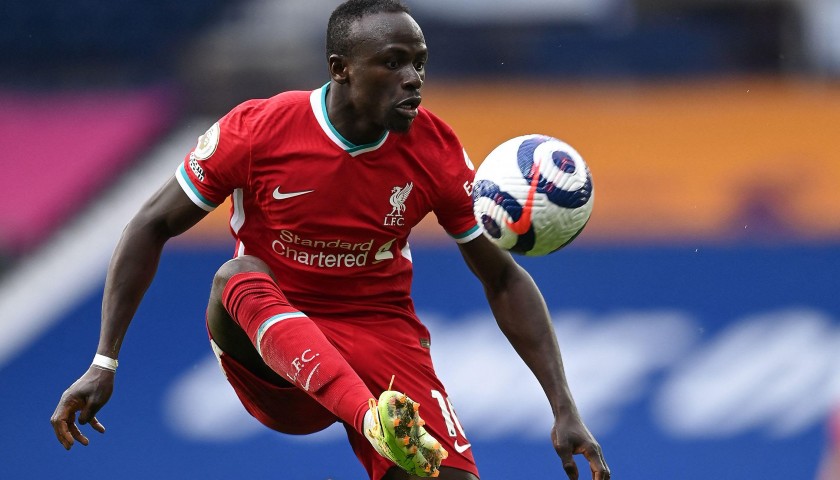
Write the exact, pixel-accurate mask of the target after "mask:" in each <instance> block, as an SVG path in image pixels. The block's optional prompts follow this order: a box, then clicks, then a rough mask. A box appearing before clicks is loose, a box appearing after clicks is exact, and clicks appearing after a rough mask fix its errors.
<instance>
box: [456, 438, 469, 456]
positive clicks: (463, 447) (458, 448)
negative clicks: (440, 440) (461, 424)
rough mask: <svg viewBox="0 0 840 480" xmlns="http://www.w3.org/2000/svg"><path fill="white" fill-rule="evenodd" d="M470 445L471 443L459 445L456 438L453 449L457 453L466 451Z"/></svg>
mask: <svg viewBox="0 0 840 480" xmlns="http://www.w3.org/2000/svg"><path fill="white" fill-rule="evenodd" d="M471 446H472V444H471V443H465V444H464V445H461V444H459V443H458V440H455V451H456V452H458V453H464V452H466V451H467V449H468V448H470V447H471Z"/></svg>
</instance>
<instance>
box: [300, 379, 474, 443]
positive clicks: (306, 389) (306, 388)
mask: <svg viewBox="0 0 840 480" xmlns="http://www.w3.org/2000/svg"><path fill="white" fill-rule="evenodd" d="M320 366H321V364H320V363H319V364H318V365H315V366H314V367H312V371H311V372H309V376H308V377H306V384H305V385H304V386H303V390H304V391H305V392H308V391H309V382H310V381H312V375H315V370H318V367H320ZM457 449H458V447H457V446H456V447H455V450H457ZM458 453H460V452H458Z"/></svg>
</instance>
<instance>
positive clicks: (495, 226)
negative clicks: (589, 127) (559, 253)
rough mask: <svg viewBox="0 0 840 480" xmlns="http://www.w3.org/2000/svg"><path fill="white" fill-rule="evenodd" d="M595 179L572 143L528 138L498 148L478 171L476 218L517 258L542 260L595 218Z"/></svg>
mask: <svg viewBox="0 0 840 480" xmlns="http://www.w3.org/2000/svg"><path fill="white" fill-rule="evenodd" d="M593 193H594V191H593V189H592V176H591V175H590V173H589V168H588V166H587V165H586V163H585V162H584V161H583V157H581V156H580V154H579V153H578V152H577V151H576V150H575V149H574V148H572V147H571V146H570V145H569V144H567V143H565V142H562V141H560V140H558V139H556V138H553V137H549V136H545V135H524V136H521V137H516V138H513V139H510V140H508V141H506V142H504V143H502V144H501V145H499V146H498V147H496V148H495V149H494V150H493V151H492V152H490V154H489V155H487V158H486V159H485V160H484V162H482V163H481V165H480V166H479V167H478V170H477V171H476V175H475V183H474V184H473V210H474V212H475V218H476V220H478V222H479V223H480V224H481V225H483V226H484V230H485V235H486V236H487V237H488V238H490V240H492V241H493V242H494V243H495V244H496V245H498V246H499V247H501V248H503V249H505V250H510V251H511V252H514V253H520V254H524V255H531V256H539V255H546V254H548V253H551V252H554V251H556V250H559V249H561V248H563V247H564V246H566V245H568V244H569V243H570V242H571V241H572V240H574V239H575V238H576V237H577V236H578V234H579V233H580V232H581V231H582V230H583V227H584V226H586V223H587V222H588V221H589V217H590V215H591V214H592V203H593Z"/></svg>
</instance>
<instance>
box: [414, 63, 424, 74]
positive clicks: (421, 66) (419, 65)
mask: <svg viewBox="0 0 840 480" xmlns="http://www.w3.org/2000/svg"><path fill="white" fill-rule="evenodd" d="M414 68H415V69H416V70H417V71H418V72H422V71H423V69H424V68H426V62H414Z"/></svg>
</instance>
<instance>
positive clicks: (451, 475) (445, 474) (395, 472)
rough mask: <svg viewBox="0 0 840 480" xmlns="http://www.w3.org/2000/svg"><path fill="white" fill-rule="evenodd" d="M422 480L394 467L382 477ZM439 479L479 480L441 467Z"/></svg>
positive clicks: (389, 479)
mask: <svg viewBox="0 0 840 480" xmlns="http://www.w3.org/2000/svg"><path fill="white" fill-rule="evenodd" d="M420 478H422V477H417V476H415V475H409V474H408V473H406V472H405V471H404V470H402V469H400V468H399V467H394V468H392V469H390V470H388V473H386V474H385V476H384V477H382V480H415V479H420ZM437 478H438V480H478V477H476V476H475V475H473V474H472V473H470V472H465V471H463V470H459V469H457V468H450V467H441V469H440V475H439V476H438V477H437Z"/></svg>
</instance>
